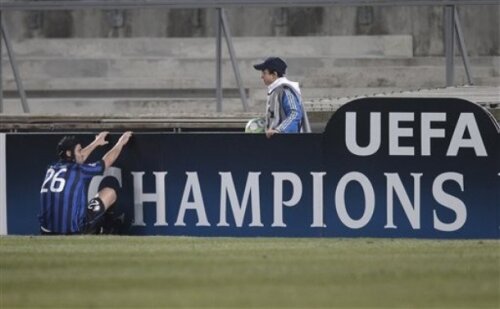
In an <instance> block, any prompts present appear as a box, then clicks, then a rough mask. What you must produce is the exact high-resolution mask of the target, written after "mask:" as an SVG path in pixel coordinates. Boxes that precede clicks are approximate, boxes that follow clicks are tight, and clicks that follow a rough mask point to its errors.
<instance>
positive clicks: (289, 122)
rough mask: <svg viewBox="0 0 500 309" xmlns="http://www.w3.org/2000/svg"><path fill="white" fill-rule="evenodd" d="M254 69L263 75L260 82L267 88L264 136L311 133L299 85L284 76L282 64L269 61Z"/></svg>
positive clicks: (284, 66)
mask: <svg viewBox="0 0 500 309" xmlns="http://www.w3.org/2000/svg"><path fill="white" fill-rule="evenodd" d="M253 67H254V68H255V69H256V70H258V71H261V72H262V73H261V78H262V80H263V81H264V84H265V85H266V86H267V104H266V136H267V137H268V138H269V137H271V136H273V135H274V134H276V133H300V132H311V128H310V125H309V119H308V118H307V114H306V111H305V110H304V106H303V104H302V97H301V92H300V88H299V83H297V82H292V81H290V80H288V79H287V78H286V77H285V76H284V75H285V72H286V68H287V65H286V63H285V61H283V60H282V59H281V58H278V57H270V58H267V59H266V60H265V61H264V62H263V63H259V64H256V65H254V66H253Z"/></svg>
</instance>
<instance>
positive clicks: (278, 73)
mask: <svg viewBox="0 0 500 309" xmlns="http://www.w3.org/2000/svg"><path fill="white" fill-rule="evenodd" d="M266 70H267V71H268V72H269V74H274V73H276V75H278V77H283V76H284V75H283V74H282V73H280V72H278V71H276V70H273V69H266Z"/></svg>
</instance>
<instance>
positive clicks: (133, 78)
mask: <svg viewBox="0 0 500 309" xmlns="http://www.w3.org/2000/svg"><path fill="white" fill-rule="evenodd" d="M151 68H152V70H153V67H151ZM35 71H36V70H33V71H32V74H28V73H27V72H26V71H24V70H21V76H22V78H23V85H24V87H25V89H27V90H32V91H63V90H67V91H94V90H109V91H114V92H117V93H119V92H121V91H125V94H126V93H129V92H130V91H136V90H137V91H148V90H155V91H157V90H161V89H169V90H171V91H172V92H174V91H173V90H175V89H177V90H182V89H183V90H184V91H186V90H190V89H203V90H204V91H205V92H207V91H210V89H214V88H215V78H214V76H212V72H207V70H201V71H200V73H199V74H198V76H191V75H187V74H180V75H179V74H178V73H177V72H175V71H173V72H172V71H168V70H164V71H163V74H162V75H161V76H157V75H156V74H152V72H148V71H147V70H145V71H143V73H144V75H140V74H139V73H136V74H133V73H132V72H123V74H122V75H114V76H99V77H81V76H80V77H70V76H60V75H59V74H42V72H38V73H36V72H35ZM157 73H158V74H159V73H160V72H157ZM148 74H149V75H148ZM259 75H260V74H259V73H258V72H256V71H255V70H252V71H250V70H247V71H245V72H242V79H243V85H244V87H245V88H246V89H250V90H252V89H255V90H264V86H263V83H262V81H261V80H260V76H259ZM288 76H289V78H290V79H291V80H295V81H298V82H299V83H300V84H301V86H302V87H303V88H304V89H305V88H377V87H381V88H403V89H408V88H409V89H416V88H435V87H442V86H444V85H445V68H444V67H431V66H429V67H383V68H380V67H366V68H347V67H343V68H333V67H330V68H328V67H323V68H320V67H318V68H316V69H311V70H309V71H304V72H302V74H299V75H295V74H290V75H288ZM473 77H475V80H476V84H478V85H481V83H482V82H484V83H488V84H494V83H497V82H498V76H496V75H492V72H491V69H490V68H489V67H482V68H481V67H479V68H478V67H476V68H474V69H473ZM455 83H456V84H458V85H460V84H466V83H467V79H466V75H465V70H464V69H463V68H460V67H458V68H456V69H455ZM222 85H223V87H225V88H230V89H236V88H237V83H236V81H235V79H234V75H233V74H232V72H230V71H229V72H226V73H225V74H223V80H222ZM3 86H4V89H5V90H7V91H14V90H16V89H17V87H16V84H15V82H14V79H13V78H12V75H10V76H9V75H8V74H5V76H4V82H3Z"/></svg>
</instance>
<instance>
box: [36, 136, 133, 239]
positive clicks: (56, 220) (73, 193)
mask: <svg viewBox="0 0 500 309" xmlns="http://www.w3.org/2000/svg"><path fill="white" fill-rule="evenodd" d="M108 133H109V132H101V133H99V134H98V135H97V136H96V137H95V140H94V141H93V142H92V143H90V144H89V145H88V146H87V147H85V148H82V146H81V144H80V142H79V141H78V140H77V139H76V138H75V137H74V136H65V137H64V138H62V139H61V141H60V142H59V144H58V145H57V153H58V156H59V161H58V162H56V163H54V164H52V165H50V166H49V167H48V169H47V173H46V175H45V180H44V182H43V184H42V189H41V191H40V200H41V209H40V215H39V216H38V218H39V221H40V232H41V234H42V235H71V234H99V233H102V231H103V228H104V221H105V217H106V216H105V214H106V211H107V210H108V209H109V208H110V207H111V206H112V205H113V204H114V203H115V201H116V198H117V194H116V191H115V190H114V189H112V188H110V187H105V188H102V189H101V190H100V191H99V192H98V193H97V195H96V196H95V197H94V198H92V199H91V200H90V201H88V203H87V190H88V185H89V183H90V181H91V179H92V177H93V176H95V175H102V174H103V173H104V171H105V169H106V168H108V167H110V166H111V165H112V164H113V163H114V162H115V161H116V159H117V158H118V156H119V155H120V153H121V151H122V149H123V146H125V145H126V144H127V142H128V140H129V139H130V136H131V135H132V132H125V133H123V135H122V136H121V137H120V139H119V140H118V142H117V143H116V144H115V146H114V147H113V148H112V149H111V150H109V151H108V152H107V153H106V154H105V155H104V156H103V157H102V159H101V160H100V161H97V162H94V163H85V161H86V160H87V158H88V157H89V155H90V154H91V153H92V152H93V151H94V150H95V149H96V148H97V147H99V146H103V145H106V144H108V142H107V141H106V136H107V135H108Z"/></svg>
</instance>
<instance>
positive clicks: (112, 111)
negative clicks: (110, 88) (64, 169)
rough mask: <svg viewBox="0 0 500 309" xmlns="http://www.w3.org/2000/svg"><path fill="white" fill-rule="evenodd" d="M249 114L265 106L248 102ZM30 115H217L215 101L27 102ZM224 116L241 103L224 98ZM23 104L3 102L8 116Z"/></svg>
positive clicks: (45, 100) (110, 99) (17, 110)
mask: <svg viewBox="0 0 500 309" xmlns="http://www.w3.org/2000/svg"><path fill="white" fill-rule="evenodd" d="M249 103H250V104H249V105H250V106H249V107H250V110H249V112H252V111H253V112H263V111H264V103H263V102H258V103H259V104H260V105H258V104H253V102H249ZM28 105H29V108H30V112H31V113H32V114H35V115H60V116H62V115H67V114H72V115H113V116H119V115H123V116H125V115H169V114H171V113H191V114H193V113H205V112H216V110H217V109H216V108H217V103H216V100H215V98H198V99H178V98H174V99H169V98H28ZM222 108H223V112H224V113H231V112H242V111H243V105H242V103H241V100H240V99H236V98H225V99H224V100H223V104H222ZM22 112H23V110H22V105H21V101H20V100H19V99H17V98H8V99H4V113H5V114H21V113H22Z"/></svg>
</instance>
